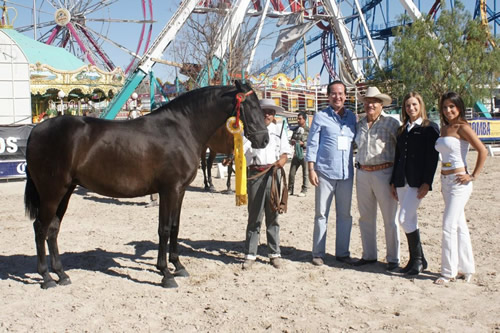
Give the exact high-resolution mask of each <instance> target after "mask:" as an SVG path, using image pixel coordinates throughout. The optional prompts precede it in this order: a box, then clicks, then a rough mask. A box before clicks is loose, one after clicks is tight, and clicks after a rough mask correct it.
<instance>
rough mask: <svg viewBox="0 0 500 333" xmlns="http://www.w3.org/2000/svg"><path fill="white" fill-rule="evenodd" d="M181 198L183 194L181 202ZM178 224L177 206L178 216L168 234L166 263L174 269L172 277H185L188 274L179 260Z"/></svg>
mask: <svg viewBox="0 0 500 333" xmlns="http://www.w3.org/2000/svg"><path fill="white" fill-rule="evenodd" d="M183 197H184V192H183V193H182V197H181V202H182V198H183ZM179 224H180V206H179V214H177V219H176V220H175V221H174V224H173V225H172V230H171V233H170V249H169V260H168V261H169V262H171V263H172V264H173V265H174V267H175V271H174V276H182V277H187V276H189V273H188V271H187V270H186V268H185V267H184V266H183V265H182V264H181V262H180V260H179V242H178V236H179Z"/></svg>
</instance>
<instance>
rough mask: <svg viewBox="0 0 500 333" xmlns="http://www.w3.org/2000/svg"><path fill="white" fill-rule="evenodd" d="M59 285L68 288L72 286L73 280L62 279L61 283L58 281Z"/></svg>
mask: <svg viewBox="0 0 500 333" xmlns="http://www.w3.org/2000/svg"><path fill="white" fill-rule="evenodd" d="M57 284H58V285H60V286H67V285H70V284H71V280H70V278H69V277H68V278H63V279H60V280H59V281H57Z"/></svg>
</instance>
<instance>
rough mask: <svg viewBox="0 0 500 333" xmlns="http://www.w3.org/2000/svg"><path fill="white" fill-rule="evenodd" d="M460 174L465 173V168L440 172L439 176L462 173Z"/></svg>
mask: <svg viewBox="0 0 500 333" xmlns="http://www.w3.org/2000/svg"><path fill="white" fill-rule="evenodd" d="M443 164H444V163H443ZM462 172H467V169H466V168H465V167H461V168H456V169H451V170H441V174H442V175H445V176H447V175H453V174H455V173H462Z"/></svg>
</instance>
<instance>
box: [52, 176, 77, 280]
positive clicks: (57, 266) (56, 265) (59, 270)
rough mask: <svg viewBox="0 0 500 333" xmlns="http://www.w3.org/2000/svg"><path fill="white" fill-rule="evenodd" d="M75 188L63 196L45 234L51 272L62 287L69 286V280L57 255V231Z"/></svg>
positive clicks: (72, 187)
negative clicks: (55, 275)
mask: <svg viewBox="0 0 500 333" xmlns="http://www.w3.org/2000/svg"><path fill="white" fill-rule="evenodd" d="M75 187H76V186H74V185H72V186H70V188H69V189H68V191H67V192H66V194H65V195H64V197H63V199H62V200H61V203H60V204H59V207H58V208H57V211H56V216H55V217H54V218H53V219H52V221H51V223H50V225H49V229H48V234H47V245H48V247H49V254H50V264H51V266H52V270H53V271H54V272H55V273H56V274H57V276H58V277H59V281H58V282H57V283H58V284H60V285H63V286H64V285H68V284H71V280H70V279H69V276H68V275H67V274H66V273H65V272H64V269H63V266H62V263H61V258H60V255H59V247H58V245H57V235H58V234H59V229H60V227H61V222H62V219H63V216H64V213H66V209H67V208H68V202H69V198H70V197H71V194H72V193H73V190H74V189H75Z"/></svg>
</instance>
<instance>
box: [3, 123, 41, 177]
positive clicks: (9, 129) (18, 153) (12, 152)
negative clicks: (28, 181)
mask: <svg viewBox="0 0 500 333" xmlns="http://www.w3.org/2000/svg"><path fill="white" fill-rule="evenodd" d="M32 128H33V125H22V126H0V179H7V178H20V177H25V176H26V171H25V170H26V142H27V141H28V137H29V135H30V132H31V129H32Z"/></svg>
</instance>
